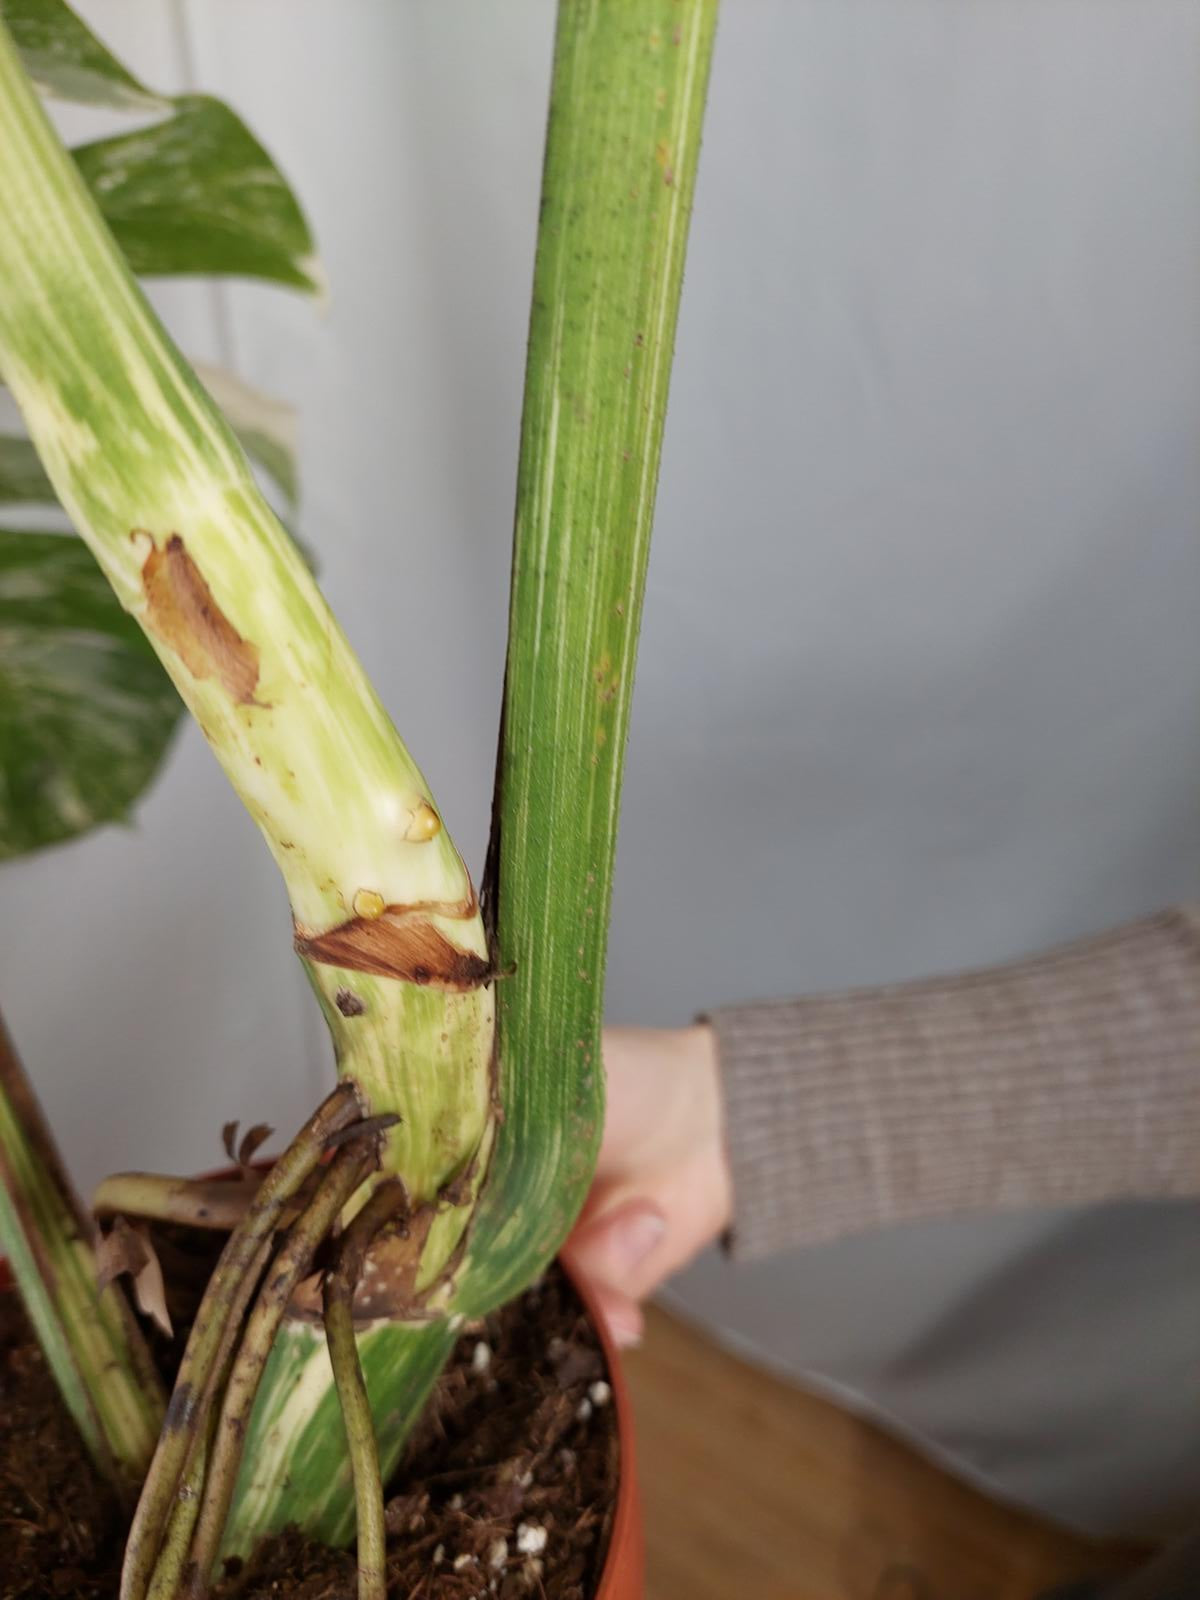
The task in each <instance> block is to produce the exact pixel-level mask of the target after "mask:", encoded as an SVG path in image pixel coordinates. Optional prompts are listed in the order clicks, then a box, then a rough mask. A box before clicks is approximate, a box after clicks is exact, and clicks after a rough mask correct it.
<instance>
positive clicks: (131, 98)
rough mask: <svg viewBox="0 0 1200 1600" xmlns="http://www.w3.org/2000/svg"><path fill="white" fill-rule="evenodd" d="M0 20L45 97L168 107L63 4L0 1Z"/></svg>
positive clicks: (54, 0)
mask: <svg viewBox="0 0 1200 1600" xmlns="http://www.w3.org/2000/svg"><path fill="white" fill-rule="evenodd" d="M0 21H3V22H5V23H7V25H8V28H9V31H10V32H11V34H12V36H13V40H14V42H15V44H16V46H17V49H18V50H19V51H20V53H21V60H22V61H23V62H24V65H25V70H26V72H28V74H29V76H30V77H31V78H32V79H33V81H34V83H35V84H36V85H37V87H38V88H39V89H40V90H41V91H42V93H43V94H47V95H51V96H53V97H54V98H56V99H59V100H72V101H75V102H76V103H77V104H80V105H91V106H116V107H119V108H121V109H124V110H161V109H162V108H163V107H164V106H165V105H166V104H167V101H165V100H164V99H163V98H162V96H160V95H157V94H155V93H154V91H153V90H152V89H147V88H146V86H145V84H143V83H139V82H138V80H137V79H136V78H135V77H134V76H133V74H132V73H131V72H127V71H126V70H125V68H124V67H123V66H122V65H121V63H120V62H119V61H118V60H117V59H116V57H115V56H114V55H112V54H111V53H110V52H109V51H108V50H106V49H105V47H104V46H103V45H102V44H101V43H100V40H99V39H97V37H96V35H95V34H94V33H93V32H92V30H91V29H90V28H89V27H88V26H87V24H86V23H85V22H84V21H83V20H82V18H80V17H78V16H76V14H75V13H74V11H72V10H71V8H70V6H67V5H64V4H63V3H62V0H0Z"/></svg>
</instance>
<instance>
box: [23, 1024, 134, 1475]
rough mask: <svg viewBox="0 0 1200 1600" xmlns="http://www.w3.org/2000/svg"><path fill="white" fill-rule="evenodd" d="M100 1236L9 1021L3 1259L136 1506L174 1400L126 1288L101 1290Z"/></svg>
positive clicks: (102, 1459) (72, 1404) (78, 1419)
mask: <svg viewBox="0 0 1200 1600" xmlns="http://www.w3.org/2000/svg"><path fill="white" fill-rule="evenodd" d="M92 1232H93V1230H92V1226H91V1223H90V1222H89V1220H88V1218H87V1217H86V1216H85V1214H84V1212H83V1208H82V1207H81V1206H80V1204H79V1201H78V1200H77V1199H76V1196H75V1192H74V1190H73V1188H72V1186H71V1182H70V1180H69V1178H68V1177H67V1174H66V1169H65V1168H64V1166H63V1163H62V1159H61V1157H60V1156H59V1153H58V1150H57V1148H56V1146H55V1144H54V1140H53V1137H52V1136H51V1133H50V1130H49V1128H48V1127H47V1125H46V1121H45V1118H44V1117H43V1115H42V1112H41V1108H40V1107H39V1105H38V1103H37V1100H36V1099H35V1097H34V1094H33V1089H32V1086H31V1085H30V1083H29V1080H28V1078H27V1077H26V1076H25V1073H24V1071H23V1070H22V1067H21V1063H20V1061H19V1059H18V1057H17V1052H16V1048H15V1046H14V1045H13V1043H12V1040H11V1039H10V1038H9V1036H8V1033H7V1032H6V1030H5V1027H4V1023H3V1020H2V1019H0V1253H2V1254H4V1255H7V1257H8V1259H9V1262H10V1264H11V1265H12V1268H13V1271H14V1273H15V1275H16V1279H17V1286H18V1288H19V1289H20V1291H21V1296H22V1299H23V1300H24V1303H25V1306H26V1309H27V1310H28V1312H29V1316H30V1320H31V1321H32V1323H33V1325H34V1329H35V1331H36V1332H37V1336H38V1340H39V1342H40V1344H41V1347H42V1349H43V1351H44V1352H45V1355H46V1359H47V1361H48V1363H49V1365H50V1370H51V1371H52V1372H53V1374H54V1377H55V1380H56V1382H57V1384H58V1388H59V1392H60V1393H61V1395H62V1397H63V1399H64V1401H65V1402H66V1405H67V1408H68V1410H69V1411H70V1412H71V1415H72V1417H73V1418H74V1420H75V1424H76V1426H77V1427H78V1429H79V1432H80V1434H81V1436H82V1438H83V1441H84V1443H85V1444H86V1446H87V1448H88V1451H89V1453H90V1455H91V1456H92V1459H93V1460H94V1461H95V1463H96V1465H97V1466H98V1467H99V1468H100V1470H101V1471H102V1472H104V1473H105V1475H106V1476H107V1477H108V1478H110V1479H111V1480H112V1481H113V1483H114V1484H115V1485H116V1487H117V1489H118V1491H119V1492H120V1493H122V1494H123V1495H127V1496H128V1497H129V1498H130V1499H131V1500H132V1498H133V1496H134V1495H135V1494H136V1492H137V1485H138V1484H139V1483H140V1481H141V1478H142V1476H143V1474H144V1473H145V1471H146V1468H147V1466H148V1465H149V1462H150V1458H151V1455H152V1454H153V1451H154V1441H155V1438H156V1436H157V1434H158V1429H159V1426H160V1425H161V1421H162V1415H163V1406H164V1396H163V1392H162V1384H161V1383H160V1381H159V1378H158V1375H157V1373H156V1372H155V1370H154V1365H153V1362H152V1361H151V1359H150V1353H149V1351H148V1350H147V1348H146V1345H145V1341H144V1340H143V1338H142V1335H141V1332H140V1330H139V1328H138V1326H137V1324H136V1322H135V1320H134V1317H133V1313H132V1312H131V1310H130V1307H129V1303H128V1301H127V1300H126V1299H125V1296H124V1293H123V1291H122V1289H121V1288H120V1287H119V1285H116V1284H110V1285H109V1286H108V1288H106V1289H100V1288H99V1287H98V1284H97V1264H96V1257H95V1252H94V1251H93V1249H92Z"/></svg>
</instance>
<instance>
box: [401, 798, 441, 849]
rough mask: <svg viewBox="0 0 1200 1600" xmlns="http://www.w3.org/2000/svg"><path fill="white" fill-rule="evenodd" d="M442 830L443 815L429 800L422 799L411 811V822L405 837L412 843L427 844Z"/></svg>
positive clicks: (406, 829)
mask: <svg viewBox="0 0 1200 1600" xmlns="http://www.w3.org/2000/svg"><path fill="white" fill-rule="evenodd" d="M441 831H442V819H441V817H439V816H438V814H437V812H436V811H435V810H434V809H433V807H432V806H431V805H430V804H429V801H428V800H422V801H421V802H420V804H419V805H415V806H414V807H413V808H412V810H411V811H410V812H409V823H408V827H407V828H405V830H404V837H405V838H406V839H407V840H408V841H409V843H410V844H425V843H426V842H427V841H428V840H430V839H436V838H437V836H438V834H439V833H441Z"/></svg>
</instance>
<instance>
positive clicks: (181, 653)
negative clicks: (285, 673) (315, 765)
mask: <svg viewBox="0 0 1200 1600" xmlns="http://www.w3.org/2000/svg"><path fill="white" fill-rule="evenodd" d="M131 537H132V538H133V540H134V542H135V543H144V542H145V541H146V540H149V543H150V549H149V552H148V553H147V555H146V559H145V561H143V563H142V588H143V590H144V592H145V595H146V625H147V627H149V629H150V631H151V632H152V633H153V634H154V636H155V637H156V638H157V639H159V640H161V641H162V643H163V644H166V645H169V646H170V648H171V649H172V650H173V651H174V652H175V654H176V655H177V656H178V657H179V658H180V660H181V661H182V662H183V664H184V666H185V667H186V668H187V669H188V671H189V672H190V673H191V675H192V677H193V678H216V679H217V680H218V681H219V682H220V683H221V685H222V687H223V688H224V689H225V691H226V693H227V694H228V695H229V697H230V699H232V700H234V701H236V702H237V704H238V705H243V706H254V705H261V704H262V702H261V701H259V700H257V699H256V698H255V690H256V689H257V688H258V670H259V665H258V663H259V656H258V646H257V645H256V644H253V643H252V642H251V641H250V640H248V639H243V638H242V636H241V634H240V633H239V632H238V631H237V629H236V628H235V627H234V626H233V624H232V622H230V620H229V618H228V617H227V616H226V615H225V613H224V612H223V611H222V610H221V608H220V606H219V605H218V604H217V602H216V599H215V597H214V595H213V592H212V590H211V589H210V588H209V586H208V580H207V579H206V578H205V576H204V574H203V573H202V572H201V571H200V568H199V567H198V566H197V565H196V563H195V561H193V559H192V557H191V555H190V554H189V552H188V549H187V546H186V545H185V544H184V542H183V539H182V538H181V537H180V535H179V534H177V533H172V534H169V535H168V536H167V538H166V540H165V541H164V542H163V543H162V544H161V545H160V544H159V543H158V541H157V540H156V539H155V537H154V535H153V534H152V533H149V532H148V531H147V530H146V529H144V528H135V529H134V530H133V532H132V535H131Z"/></svg>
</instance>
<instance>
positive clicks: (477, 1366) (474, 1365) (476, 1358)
mask: <svg viewBox="0 0 1200 1600" xmlns="http://www.w3.org/2000/svg"><path fill="white" fill-rule="evenodd" d="M491 1364H492V1347H491V1345H490V1344H488V1342H487V1340H486V1339H480V1341H479V1343H478V1344H477V1345H476V1346H475V1348H474V1350H473V1351H472V1352H471V1369H472V1371H474V1372H486V1371H487V1369H488V1368H489V1367H490V1366H491Z"/></svg>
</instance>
